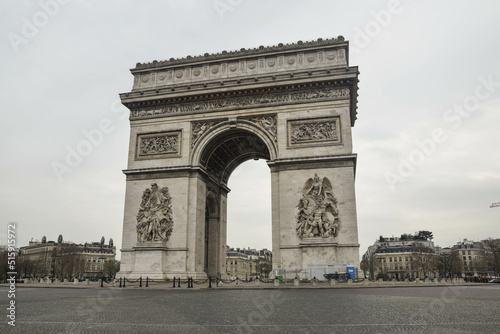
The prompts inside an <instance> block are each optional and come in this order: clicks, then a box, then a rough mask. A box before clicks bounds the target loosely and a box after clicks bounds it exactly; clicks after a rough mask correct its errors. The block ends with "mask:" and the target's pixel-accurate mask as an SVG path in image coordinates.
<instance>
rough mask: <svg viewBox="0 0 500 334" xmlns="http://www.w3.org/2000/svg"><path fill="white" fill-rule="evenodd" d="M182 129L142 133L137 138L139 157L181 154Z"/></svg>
mask: <svg viewBox="0 0 500 334" xmlns="http://www.w3.org/2000/svg"><path fill="white" fill-rule="evenodd" d="M179 142H180V131H175V132H169V133H158V134H140V135H138V138H137V157H138V158H151V157H153V158H154V157H161V156H171V155H178V154H180V145H179V144H180V143H179Z"/></svg>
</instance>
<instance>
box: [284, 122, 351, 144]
mask: <svg viewBox="0 0 500 334" xmlns="http://www.w3.org/2000/svg"><path fill="white" fill-rule="evenodd" d="M287 123H288V124H287V128H288V147H291V148H293V147H302V146H311V145H334V144H340V143H341V142H342V133H341V132H340V117H338V116H336V117H321V118H308V119H298V120H288V121H287Z"/></svg>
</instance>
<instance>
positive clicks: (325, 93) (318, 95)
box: [130, 87, 350, 119]
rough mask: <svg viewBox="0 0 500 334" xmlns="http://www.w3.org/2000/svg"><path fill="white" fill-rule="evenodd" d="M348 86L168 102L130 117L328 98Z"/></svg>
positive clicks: (346, 94) (347, 92) (344, 94)
mask: <svg viewBox="0 0 500 334" xmlns="http://www.w3.org/2000/svg"><path fill="white" fill-rule="evenodd" d="M349 95H350V90H349V88H348V87H340V88H319V89H313V90H305V91H296V92H281V93H267V94H260V95H254V96H241V97H226V98H221V99H214V100H209V101H199V102H187V103H178V104H169V105H165V106H158V107H148V108H143V109H135V110H132V111H131V112H130V117H131V119H137V118H142V117H150V116H161V115H167V114H175V113H190V112H203V111H212V110H216V109H224V108H235V107H246V106H258V105H266V104H274V103H287V102H295V101H306V100H319V99H329V98H342V97H349Z"/></svg>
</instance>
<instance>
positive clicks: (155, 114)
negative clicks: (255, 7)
mask: <svg viewBox="0 0 500 334" xmlns="http://www.w3.org/2000/svg"><path fill="white" fill-rule="evenodd" d="M347 55H348V43H347V42H346V41H344V39H343V38H342V37H340V36H339V37H338V38H335V39H327V40H322V39H319V40H318V41H314V42H298V43H295V44H287V45H282V44H280V45H278V46H274V47H260V48H257V49H252V50H246V49H242V50H240V51H234V52H226V51H224V52H222V53H220V54H215V55H208V54H206V55H204V56H199V57H191V56H188V57H186V58H183V59H171V60H168V61H153V62H152V63H148V64H137V66H136V68H134V69H132V70H131V71H132V74H133V76H134V85H133V88H132V91H130V92H128V93H123V94H121V95H120V97H121V99H122V103H123V104H124V105H125V106H127V107H128V108H129V109H130V112H131V113H130V126H131V131H130V150H129V158H128V167H127V169H126V170H125V171H124V173H125V174H126V176H127V187H126V199H125V214H124V225H123V246H122V263H121V272H120V275H122V276H126V277H130V278H135V277H140V276H149V277H151V278H166V277H169V278H170V277H173V276H183V277H185V276H193V277H205V276H206V275H209V276H212V277H216V276H219V277H220V276H221V275H222V274H224V273H226V272H227V270H226V260H225V256H226V249H225V247H226V246H225V245H226V225H227V221H226V220H227V219H226V210H227V205H228V202H227V201H228V192H229V189H228V187H227V181H228V179H229V176H230V175H231V172H232V171H233V170H234V169H235V168H236V167H237V166H238V165H239V164H241V163H243V162H244V161H246V160H250V159H265V160H266V161H267V163H268V165H269V167H270V172H271V183H272V184H271V187H272V230H273V232H272V233H273V269H284V270H292V271H298V272H300V273H303V275H306V273H307V266H308V265H309V264H333V263H349V264H350V265H352V266H355V267H357V266H358V265H359V254H358V252H359V245H358V234H357V220H356V202H355V194H354V177H355V167H356V155H355V154H353V153H352V138H351V127H352V126H354V123H355V120H356V104H357V99H356V97H357V82H358V79H357V78H358V69H357V67H350V66H349V64H348V59H347ZM316 176H317V177H318V178H320V180H321V182H320V183H321V184H315V182H314V180H316ZM325 179H326V180H328V181H325V182H327V183H323V180H325ZM310 180H312V182H313V183H311V184H310V185H309V188H310V189H309V188H307V185H308V184H309V183H310ZM153 184H155V185H156V186H155V187H157V189H164V188H167V189H168V194H169V200H168V210H167V211H168V212H167V211H165V210H164V209H162V208H160V207H158V205H160V203H161V200H160V199H159V197H158V196H156V197H155V199H154V200H153V202H154V203H153V204H148V205H149V208H150V209H147V210H145V209H144V208H145V204H144V201H145V199H144V198H145V197H148V196H150V194H151V192H152V191H153V190H152V187H153ZM147 189H150V193H147V191H146V190H147ZM160 197H161V196H160ZM148 198H149V197H148ZM146 201H148V199H146ZM150 202H151V201H150ZM306 202H308V204H307V205H308V207H307V208H306V209H304V207H302V208H301V209H299V208H298V204H299V205H300V203H306ZM155 205H157V206H155ZM302 205H303V206H304V205H305V204H302ZM151 208H153V209H151ZM141 210H142V211H141ZM153 211H154V212H153ZM164 211H165V212H164ZM139 212H143V215H141V219H139V218H138V215H139ZM144 217H146V218H144ZM167 222H168V224H167ZM301 222H302V223H303V224H304V226H306V225H307V230H308V231H309V230H310V231H309V232H308V233H307V235H306V234H304V233H302V234H300V233H298V232H297V231H298V230H300V228H298V225H299V224H300V223H301ZM167 225H168V226H167ZM164 226H167V227H164ZM155 229H156V230H157V231H160V230H161V229H163V230H162V231H165V229H168V230H169V235H168V238H156V239H154V238H149V237H143V238H142V239H144V240H142V239H141V238H140V237H139V236H138V233H139V232H138V231H139V230H140V231H142V232H141V233H142V234H141V235H143V236H144V235H154V232H152V231H153V230H155ZM149 230H151V231H150V232H148V231H149ZM313 231H314V232H313ZM148 233H150V234H148ZM157 235H159V234H157ZM301 275H302V274H301Z"/></svg>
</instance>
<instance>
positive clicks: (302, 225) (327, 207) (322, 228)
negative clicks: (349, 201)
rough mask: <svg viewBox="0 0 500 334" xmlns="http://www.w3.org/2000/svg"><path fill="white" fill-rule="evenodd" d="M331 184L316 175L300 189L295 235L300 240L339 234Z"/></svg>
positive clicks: (336, 210)
mask: <svg viewBox="0 0 500 334" xmlns="http://www.w3.org/2000/svg"><path fill="white" fill-rule="evenodd" d="M332 190H333V188H332V184H331V182H330V180H329V179H328V178H326V177H324V178H323V180H321V179H320V178H319V176H318V174H314V178H309V179H308V180H307V181H306V183H305V184H304V187H303V189H302V198H301V199H300V201H299V204H298V205H297V208H298V209H299V213H298V214H297V225H296V228H295V229H296V231H297V235H298V236H299V237H300V238H301V239H304V238H316V237H322V238H329V237H336V236H337V235H338V233H339V228H340V221H339V218H338V216H339V211H338V209H337V199H336V198H335V197H334V196H333V192H332Z"/></svg>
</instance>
